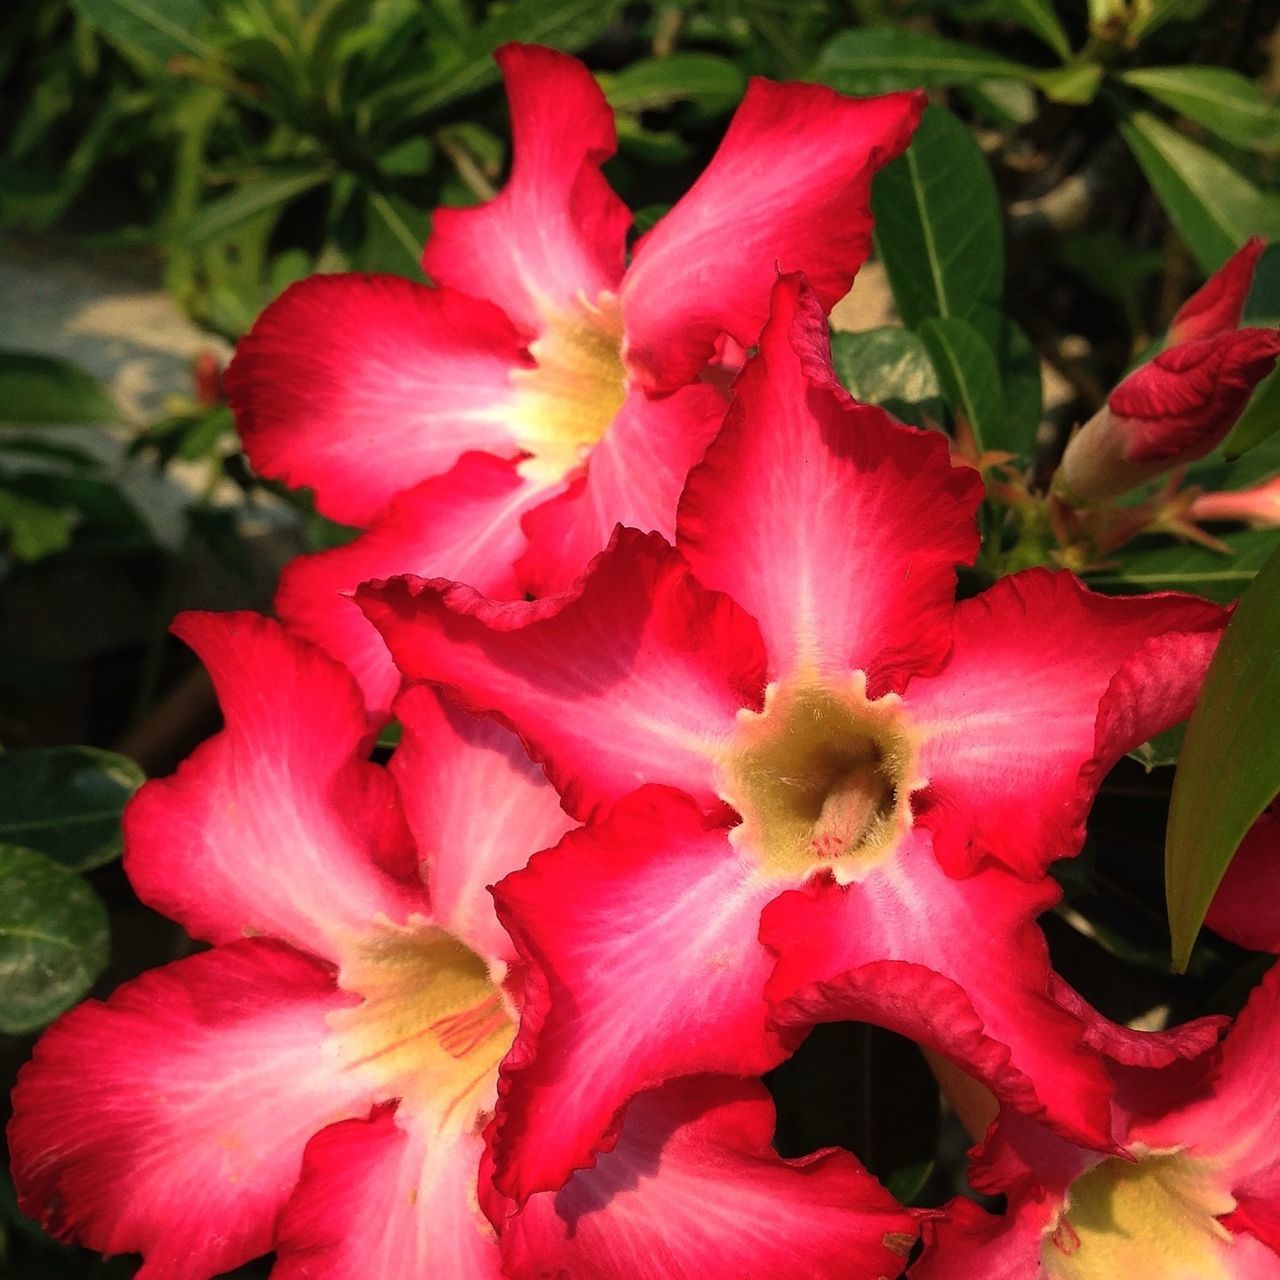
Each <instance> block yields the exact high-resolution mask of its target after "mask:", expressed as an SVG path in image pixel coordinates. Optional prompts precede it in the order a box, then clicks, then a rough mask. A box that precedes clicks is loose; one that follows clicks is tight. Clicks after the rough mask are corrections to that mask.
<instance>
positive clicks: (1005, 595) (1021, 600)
mask: <svg viewBox="0 0 1280 1280" xmlns="http://www.w3.org/2000/svg"><path fill="white" fill-rule="evenodd" d="M1226 616H1227V615H1226V613H1225V612H1224V611H1223V610H1222V609H1220V608H1219V607H1218V606H1216V605H1212V604H1209V603H1208V602H1207V601H1204V600H1199V599H1197V598H1195V597H1193V596H1180V595H1175V594H1172V593H1166V594H1162V595H1153V596H1128V597H1116V596H1102V595H1098V594H1095V593H1094V592H1091V591H1089V590H1087V589H1086V588H1085V587H1083V586H1082V585H1081V584H1080V583H1079V581H1078V580H1077V579H1075V578H1074V577H1072V576H1071V575H1070V574H1066V573H1050V572H1048V571H1047V570H1043V569H1032V570H1028V571H1026V572H1024V573H1017V574H1013V575H1012V576H1010V577H1007V578H1002V579H1001V580H1000V581H999V582H997V583H996V585H995V586H993V587H991V588H990V589H988V590H987V591H984V592H983V593H982V594H981V595H979V596H976V597H975V598H973V599H971V600H966V601H963V602H961V604H960V605H959V606H958V609H957V612H956V622H955V647H954V649H953V650H952V653H951V657H950V658H949V659H948V661H947V665H946V667H945V668H944V669H943V671H942V672H940V673H939V674H938V675H936V676H932V677H928V678H924V679H919V680H915V681H913V682H912V684H911V685H910V687H909V688H908V690H907V693H906V705H907V709H908V712H909V713H910V716H911V719H912V722H913V723H914V724H915V726H916V730H917V732H919V733H920V735H921V746H920V758H919V770H920V773H921V774H922V775H924V776H925V777H927V778H928V779H929V785H928V787H927V789H926V790H925V791H924V792H923V793H922V794H917V796H916V797H915V801H916V805H917V810H918V813H919V820H920V821H921V822H923V823H924V824H925V825H926V826H928V827H929V828H930V829H931V830H932V831H933V835H934V845H935V848H936V850H937V853H938V857H939V858H940V859H941V860H942V862H943V865H944V866H946V867H947V868H948V869H950V870H951V871H953V872H954V873H956V874H960V873H962V872H965V871H968V870H970V869H972V868H973V867H975V866H976V865H978V863H979V862H980V861H981V860H982V858H983V857H985V856H988V855H989V856H991V857H995V858H998V859H999V860H1000V861H1001V862H1003V863H1005V864H1006V865H1007V866H1009V867H1012V868H1013V869H1015V870H1017V871H1019V872H1020V873H1021V874H1023V875H1028V876H1036V875H1039V874H1041V873H1042V872H1043V870H1044V868H1045V867H1046V866H1048V864H1049V863H1050V862H1052V861H1053V860H1054V859H1055V858H1063V857H1068V856H1070V855H1072V854H1074V853H1076V852H1077V851H1078V850H1079V847H1080V843H1081V841H1082V839H1083V837H1084V819H1085V815H1086V813H1087V812H1088V809H1089V805H1090V804H1091V802H1092V800H1093V796H1094V793H1095V792H1096V790H1097V787H1098V785H1099V783H1100V782H1101V780H1102V778H1103V776H1104V775H1105V773H1106V771H1107V769H1109V768H1110V767H1111V765H1112V764H1114V763H1115V761H1116V760H1118V759H1119V758H1120V757H1121V756H1122V755H1123V754H1124V753H1125V752H1126V751H1129V750H1131V749H1132V748H1133V747H1135V746H1137V745H1138V744H1139V743H1141V742H1144V741H1146V740H1147V739H1148V738H1151V737H1153V736H1154V735H1155V734H1156V733H1159V732H1161V731H1162V730H1164V729H1167V728H1169V727H1171V726H1172V725H1175V724H1177V723H1179V722H1180V721H1182V720H1185V719H1186V718H1187V716H1189V715H1190V713H1191V709H1192V707H1193V706H1194V704H1195V699H1196V696H1197V694H1198V693H1199V689H1200V683H1201V681H1202V679H1203V678H1204V672H1205V669H1206V667H1207V666H1208V663H1209V659H1210V658H1211V657H1212V654H1213V649H1214V646H1215V645H1216V643H1217V639H1218V635H1219V633H1220V631H1221V629H1222V627H1223V626H1224V625H1225V623H1226Z"/></svg>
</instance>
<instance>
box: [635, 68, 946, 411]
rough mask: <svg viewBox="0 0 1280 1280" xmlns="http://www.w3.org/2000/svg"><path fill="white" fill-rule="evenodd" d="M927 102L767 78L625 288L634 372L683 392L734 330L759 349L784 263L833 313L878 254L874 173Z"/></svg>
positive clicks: (642, 249)
mask: <svg viewBox="0 0 1280 1280" xmlns="http://www.w3.org/2000/svg"><path fill="white" fill-rule="evenodd" d="M923 106H924V97H923V95H922V94H917V93H894V94H888V95H886V96H884V97H880V98H863V99H857V98H846V97H843V96H841V95H840V94H838V93H833V92H832V91H831V90H830V89H827V88H824V87H823V86H821V85H813V84H773V83H771V82H770V81H768V80H753V81H752V82H751V84H750V86H749V88H748V89H747V94H746V97H745V98H743V100H742V105H741V106H740V107H739V108H738V110H737V112H736V113H735V115H734V117H733V120H732V121H731V123H730V125H729V131H728V133H726V134H725V138H724V141H723V142H722V143H721V144H720V149H719V150H718V151H717V152H716V154H715V156H714V157H713V158H712V160H711V163H710V164H709V165H708V166H707V168H706V171H705V172H704V173H703V174H702V176H701V177H700V178H699V179H698V181H697V182H695V183H694V185H693V187H692V188H691V189H690V190H689V192H688V194H686V195H685V196H684V197H683V198H682V199H681V200H680V202H679V203H678V204H677V205H676V207H675V208H674V209H672V210H671V212H670V213H669V214H667V216H666V217H665V218H663V219H662V221H661V222H659V223H658V225H657V226H656V227H654V228H653V230H652V231H650V232H648V233H647V234H646V235H645V236H643V237H642V238H641V239H640V241H639V243H638V244H637V245H636V248H635V253H634V255H633V258H632V263H631V267H630V268H629V270H628V271H627V277H626V280H625V282H624V285H623V292H622V297H623V314H624V317H625V322H626V330H627V341H628V360H629V363H630V365H631V367H632V368H633V369H635V370H636V371H637V372H638V373H640V374H641V375H642V376H643V377H644V378H645V379H646V381H647V382H648V383H649V384H650V385H651V386H654V387H661V388H664V389H669V388H672V387H676V386H679V385H680V384H681V383H684V382H688V381H690V380H691V379H692V378H694V377H695V376H696V375H697V373H698V371H699V369H700V368H701V367H702V366H703V365H704V364H705V363H706V362H707V360H708V359H709V358H710V356H711V354H712V352H713V350H714V347H715V343H716V340H717V339H718V338H719V336H720V335H721V333H722V332H725V331H727V332H728V333H729V334H731V335H732V336H733V337H734V338H735V339H736V340H737V341H738V342H739V343H741V344H742V345H743V346H744V347H749V346H751V345H752V344H753V343H754V342H755V341H756V338H757V336H758V335H759V333H760V329H761V326H762V325H763V324H764V322H765V318H766V316H767V315H768V312H769V292H770V289H771V287H772V284H773V278H774V274H775V272H776V271H778V270H782V271H803V272H804V273H805V275H807V276H808V277H809V280H810V282H811V283H812V285H813V288H814V289H815V291H816V292H817V295H818V299H819V302H820V303H821V305H822V306H823V308H824V309H826V310H830V308H831V307H832V306H834V305H835V303H836V301H837V300H838V299H839V298H841V297H843V296H844V294H845V293H847V292H848V290H849V285H850V283H851V282H852V280H853V277H854V274H855V273H856V272H857V270H858V268H859V267H860V266H861V265H862V263H863V261H864V260H865V258H866V256H867V253H868V251H869V249H870V248H871V210H870V195H871V179H872V176H873V175H874V174H875V173H876V171H877V170H878V169H880V168H881V166H882V165H884V164H886V163H887V162H888V161H890V160H892V159H893V158H894V156H896V155H898V154H900V153H901V152H902V151H904V150H905V149H906V146H907V143H908V142H909V141H910V138H911V134H912V131H913V130H914V129H915V127H916V124H917V123H918V122H919V119H920V112H921V110H922V109H923Z"/></svg>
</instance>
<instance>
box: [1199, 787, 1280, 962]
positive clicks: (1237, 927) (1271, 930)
mask: <svg viewBox="0 0 1280 1280" xmlns="http://www.w3.org/2000/svg"><path fill="white" fill-rule="evenodd" d="M1205 924H1207V925H1208V926H1209V928H1210V929H1212V930H1213V931H1214V932H1215V933H1217V934H1220V935H1221V936H1222V937H1224V938H1228V939H1230V940H1231V941H1232V942H1236V943H1239V945H1240V946H1242V947H1248V948H1249V949H1250V950H1252V951H1272V952H1275V953H1276V954H1280V806H1278V805H1276V804H1274V803H1273V804H1272V805H1271V806H1270V808H1268V809H1266V810H1265V811H1264V812H1263V814H1262V816H1261V817H1260V818H1259V819H1258V820H1257V822H1255V823H1254V824H1253V826H1252V827H1250V828H1249V831H1248V833H1247V834H1246V835H1245V838H1244V839H1243V840H1242V841H1241V842H1240V847H1239V848H1238V849H1237V850H1236V853H1235V857H1233V858H1232V859H1231V862H1230V863H1229V864H1228V866H1227V870H1226V874H1225V875H1224V876H1223V877H1222V883H1221V884H1220V885H1219V886H1218V890H1217V892H1216V893H1215V894H1214V895H1213V901H1212V902H1211V903H1210V904H1209V911H1208V914H1207V915H1206V916H1205Z"/></svg>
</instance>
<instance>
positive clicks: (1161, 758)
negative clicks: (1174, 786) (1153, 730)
mask: <svg viewBox="0 0 1280 1280" xmlns="http://www.w3.org/2000/svg"><path fill="white" fill-rule="evenodd" d="M1186 734H1187V727H1186V725H1182V724H1177V725H1174V727H1173V728H1172V729H1166V730H1165V731H1164V732H1163V733H1158V734H1156V736H1155V737H1154V738H1152V739H1150V740H1149V741H1147V742H1144V743H1142V744H1141V745H1140V746H1137V747H1134V749H1133V750H1132V751H1130V752H1129V758H1130V759H1131V760H1136V761H1137V762H1138V763H1139V764H1140V765H1141V766H1142V767H1143V768H1144V769H1145V770H1146V771H1147V772H1148V773H1150V772H1151V771H1152V770H1153V769H1164V768H1167V767H1168V766H1169V765H1174V764H1177V763H1178V757H1179V756H1180V755H1181V754H1182V740H1183V738H1185V737H1186Z"/></svg>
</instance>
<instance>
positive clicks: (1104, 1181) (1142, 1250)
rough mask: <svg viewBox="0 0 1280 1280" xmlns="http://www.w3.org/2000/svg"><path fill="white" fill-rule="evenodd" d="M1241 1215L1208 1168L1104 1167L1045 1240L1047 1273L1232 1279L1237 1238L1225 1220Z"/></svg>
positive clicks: (1120, 1163)
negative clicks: (1235, 1213) (1230, 1260)
mask: <svg viewBox="0 0 1280 1280" xmlns="http://www.w3.org/2000/svg"><path fill="white" fill-rule="evenodd" d="M1234 1208H1235V1200H1234V1199H1233V1198H1232V1197H1231V1196H1230V1195H1228V1194H1227V1193H1226V1192H1225V1191H1224V1190H1222V1189H1221V1187H1220V1186H1219V1185H1217V1183H1216V1180H1215V1178H1214V1176H1213V1170H1212V1169H1211V1168H1210V1167H1209V1166H1208V1165H1206V1164H1205V1163H1203V1162H1201V1161H1195V1160H1190V1159H1187V1158H1185V1157H1183V1156H1179V1155H1158V1156H1148V1157H1146V1158H1145V1159H1142V1160H1139V1161H1138V1162H1137V1163H1136V1164H1133V1163H1130V1162H1129V1161H1127V1160H1115V1159H1113V1160H1104V1161H1103V1162H1102V1163H1101V1164H1100V1165H1098V1166H1097V1168H1095V1169H1091V1170H1090V1171H1089V1172H1088V1173H1086V1174H1085V1175H1084V1176H1083V1177H1081V1178H1077V1179H1076V1181H1075V1182H1073V1183H1072V1184H1071V1192H1070V1204H1069V1207H1068V1208H1067V1209H1066V1211H1065V1213H1064V1214H1062V1215H1061V1216H1060V1217H1059V1219H1058V1221H1057V1224H1056V1226H1055V1229H1054V1230H1053V1231H1052V1232H1051V1233H1050V1234H1049V1235H1048V1236H1046V1237H1045V1242H1044V1246H1043V1249H1042V1259H1043V1262H1044V1267H1045V1271H1046V1273H1047V1274H1048V1275H1050V1276H1052V1277H1053V1280H1115V1278H1116V1277H1117V1276H1131V1277H1135V1280H1136V1278H1137V1277H1141V1276H1195V1277H1196V1280H1229V1278H1230V1277H1231V1276H1234V1275H1235V1274H1236V1272H1235V1269H1234V1268H1233V1267H1230V1266H1229V1265H1228V1262H1227V1250H1228V1249H1229V1248H1230V1245H1231V1233H1230V1232H1229V1231H1228V1230H1227V1229H1226V1228H1225V1227H1224V1226H1223V1225H1222V1224H1221V1223H1220V1222H1219V1221H1218V1218H1219V1217H1220V1216H1221V1215H1222V1214H1226V1213H1230V1212H1231V1211H1232V1209H1234Z"/></svg>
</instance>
